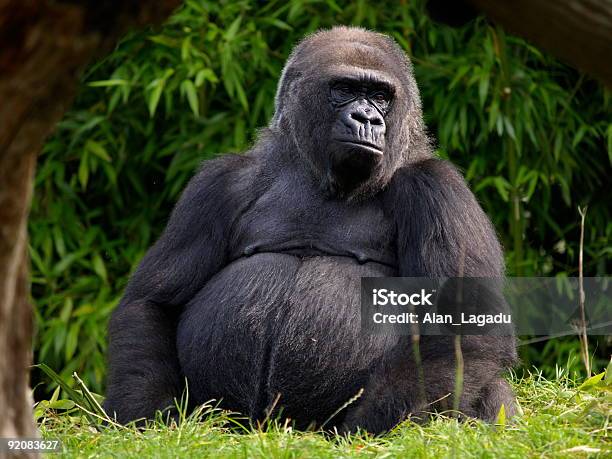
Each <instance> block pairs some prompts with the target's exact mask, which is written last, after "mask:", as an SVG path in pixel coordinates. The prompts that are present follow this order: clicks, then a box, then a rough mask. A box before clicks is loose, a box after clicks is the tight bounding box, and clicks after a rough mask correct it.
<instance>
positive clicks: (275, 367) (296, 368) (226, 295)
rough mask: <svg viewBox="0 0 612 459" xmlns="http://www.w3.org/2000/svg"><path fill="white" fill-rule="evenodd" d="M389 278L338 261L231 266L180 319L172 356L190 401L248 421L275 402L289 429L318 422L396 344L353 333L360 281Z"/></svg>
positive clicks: (263, 257)
mask: <svg viewBox="0 0 612 459" xmlns="http://www.w3.org/2000/svg"><path fill="white" fill-rule="evenodd" d="M394 274H395V272H394V270H393V269H392V268H390V267H388V266H385V265H382V264H379V263H374V262H367V263H364V264H360V263H358V262H357V260H356V259H354V258H351V257H346V256H323V255H319V256H308V257H299V256H296V255H291V254H282V253H260V254H255V255H252V256H250V257H244V258H240V259H238V260H236V261H234V262H233V263H231V264H230V265H228V266H227V267H226V268H225V269H223V270H222V271H221V272H219V273H218V274H217V275H216V276H215V277H213V279H211V280H210V281H209V282H208V283H207V284H206V286H205V287H204V288H203V289H202V290H201V291H200V292H199V293H198V295H196V297H195V298H194V299H193V300H192V301H191V302H190V304H189V305H188V306H187V307H186V308H185V311H184V313H183V315H182V316H181V320H180V324H179V327H178V336H177V347H178V353H179V359H180V361H181V365H182V368H183V371H184V374H185V376H186V377H187V380H188V384H189V394H190V399H191V400H192V401H194V402H195V403H204V402H206V401H208V400H211V399H216V400H220V399H222V402H221V406H222V407H224V408H227V409H230V410H235V411H239V412H241V413H244V414H247V415H249V416H251V417H252V418H254V419H256V418H260V417H262V416H263V413H264V410H265V409H266V408H268V407H269V405H271V404H272V402H273V401H274V400H275V399H276V398H277V397H280V398H279V400H278V403H277V405H276V408H277V410H278V409H279V408H282V415H283V416H284V417H285V416H286V417H289V418H291V419H293V420H295V421H296V423H297V425H298V426H301V427H305V424H308V423H309V422H311V421H318V422H319V423H320V422H323V421H325V419H326V418H327V417H328V416H329V415H331V414H332V413H333V412H334V411H335V410H336V409H338V408H339V407H340V406H342V404H344V403H345V402H346V401H348V400H349V399H350V398H351V397H352V396H354V395H355V394H356V393H357V392H358V391H359V389H360V388H361V387H363V385H364V384H365V382H366V380H367V376H368V375H369V374H370V373H371V371H372V367H373V365H374V364H375V363H376V362H377V361H379V360H380V356H381V354H382V352H383V349H385V348H389V347H391V346H392V345H393V344H395V342H396V340H397V337H383V336H370V335H365V334H361V332H360V297H359V292H360V285H359V282H360V278H361V277H376V276H392V275H394ZM279 394H280V395H279ZM335 421H339V419H338V420H335Z"/></svg>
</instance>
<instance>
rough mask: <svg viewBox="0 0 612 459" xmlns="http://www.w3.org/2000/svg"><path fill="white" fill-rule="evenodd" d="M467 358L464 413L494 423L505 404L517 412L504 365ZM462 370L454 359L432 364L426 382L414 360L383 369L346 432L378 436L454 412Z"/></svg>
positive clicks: (461, 406)
mask: <svg viewBox="0 0 612 459" xmlns="http://www.w3.org/2000/svg"><path fill="white" fill-rule="evenodd" d="M465 357H466V360H465V366H464V371H463V384H462V385H463V388H462V391H461V394H460V397H459V403H458V408H459V412H460V415H461V416H468V417H475V418H481V419H484V420H487V421H494V420H495V419H496V417H497V414H498V412H499V409H500V407H501V404H502V403H503V404H504V406H505V410H506V413H507V415H508V416H511V415H512V414H514V412H515V401H514V394H513V393H512V391H511V389H510V387H509V386H508V384H507V383H506V382H505V381H504V380H503V379H502V378H501V377H500V376H499V375H500V373H501V368H500V365H499V364H498V363H496V362H490V361H484V360H476V359H475V357H474V356H465ZM456 372H457V370H456V367H455V364H454V360H453V359H438V360H435V361H428V362H427V363H426V364H425V365H424V368H423V372H422V373H421V374H422V375H423V380H420V379H421V378H419V374H420V371H419V370H418V368H417V366H416V365H415V364H414V361H413V360H412V359H405V361H404V362H401V363H400V362H398V363H396V364H389V363H387V364H386V365H381V367H380V368H379V369H378V370H377V371H376V372H375V373H374V375H373V376H372V378H371V381H370V382H369V383H368V384H367V385H366V387H365V391H364V395H363V398H362V399H361V400H360V401H358V402H357V403H356V404H355V406H354V407H352V408H349V411H348V413H347V416H346V419H345V422H344V425H343V427H342V429H341V430H342V431H343V432H354V431H355V430H357V428H361V429H364V430H367V431H368V432H372V433H375V434H378V433H382V432H385V431H388V430H389V429H391V428H393V427H394V426H395V425H396V424H398V423H399V422H401V421H403V420H405V419H407V418H408V417H410V418H411V419H412V420H413V421H416V422H424V421H427V420H428V419H429V418H430V417H431V415H432V413H434V412H452V410H453V408H454V405H455V403H456V402H455V395H454V392H455V376H456Z"/></svg>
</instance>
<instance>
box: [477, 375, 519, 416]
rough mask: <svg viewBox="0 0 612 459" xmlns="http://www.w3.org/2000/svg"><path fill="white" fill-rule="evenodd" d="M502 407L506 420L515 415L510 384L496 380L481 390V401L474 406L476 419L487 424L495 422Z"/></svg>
mask: <svg viewBox="0 0 612 459" xmlns="http://www.w3.org/2000/svg"><path fill="white" fill-rule="evenodd" d="M502 405H503V406H504V411H505V414H506V418H511V417H513V416H514V415H515V414H516V412H517V405H516V398H515V396H514V393H513V392H512V389H511V388H510V384H508V382H507V381H506V380H504V379H502V378H498V379H494V380H493V381H491V382H490V383H489V384H488V385H487V386H485V387H484V388H483V389H482V396H481V399H480V400H479V402H478V405H477V406H476V417H478V418H480V419H484V420H485V421H488V422H495V421H496V420H497V417H498V415H499V410H500V408H501V406H502Z"/></svg>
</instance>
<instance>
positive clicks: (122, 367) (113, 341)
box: [104, 303, 184, 423]
mask: <svg viewBox="0 0 612 459" xmlns="http://www.w3.org/2000/svg"><path fill="white" fill-rule="evenodd" d="M109 335H110V344H109V356H110V358H111V359H112V365H110V372H109V375H108V390H107V393H106V401H105V403H104V409H105V410H106V412H107V413H108V414H109V415H110V416H111V417H115V416H116V418H117V421H119V422H120V423H126V422H128V421H132V420H135V419H139V418H151V416H152V415H153V414H154V413H155V411H156V410H158V409H159V410H164V409H166V408H168V407H170V410H169V411H170V415H171V416H173V417H174V416H176V413H175V411H174V410H173V407H174V406H175V398H178V397H180V396H181V392H182V390H183V386H184V384H183V383H182V378H181V376H180V374H181V370H180V367H179V363H178V358H177V352H176V338H175V337H176V319H175V318H174V317H169V316H168V314H167V313H166V312H165V311H164V310H162V309H161V308H152V307H151V306H150V305H148V304H145V303H132V304H130V305H129V307H120V308H119V309H117V310H116V312H115V314H113V317H112V319H111V322H110V325H109ZM124 350H129V352H124ZM152 355H153V356H155V359H151V356H152Z"/></svg>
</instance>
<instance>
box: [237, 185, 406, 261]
mask: <svg viewBox="0 0 612 459" xmlns="http://www.w3.org/2000/svg"><path fill="white" fill-rule="evenodd" d="M255 253H287V254H293V255H296V256H301V257H307V256H318V255H320V256H326V255H328V256H347V257H352V258H355V259H357V260H358V261H359V262H360V263H365V262H377V263H382V264H385V265H388V266H391V267H394V266H396V257H395V234H394V230H393V225H392V223H391V221H390V219H389V218H388V217H387V216H386V215H385V213H384V212H383V207H382V203H381V200H380V199H378V198H372V199H371V200H368V201H366V202H361V203H347V202H346V201H344V200H335V199H327V198H325V197H323V196H322V195H321V193H320V191H319V190H316V189H311V188H310V187H309V186H308V185H307V184H304V183H301V182H300V181H299V180H297V181H293V182H292V181H291V180H283V181H278V182H276V183H274V184H273V186H272V187H270V189H269V190H268V191H267V192H266V193H265V194H264V195H263V196H261V197H260V198H259V199H257V200H256V201H255V202H254V203H253V204H252V205H251V206H250V207H249V208H248V209H247V210H246V211H245V212H244V213H243V214H242V215H241V216H240V218H239V219H238V220H237V222H236V224H235V225H234V227H233V231H232V235H231V258H232V259H236V258H240V257H243V256H250V255H253V254H255Z"/></svg>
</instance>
